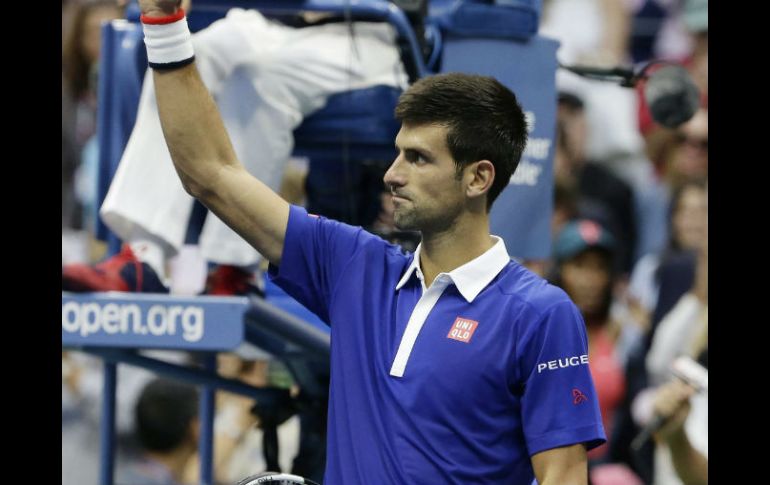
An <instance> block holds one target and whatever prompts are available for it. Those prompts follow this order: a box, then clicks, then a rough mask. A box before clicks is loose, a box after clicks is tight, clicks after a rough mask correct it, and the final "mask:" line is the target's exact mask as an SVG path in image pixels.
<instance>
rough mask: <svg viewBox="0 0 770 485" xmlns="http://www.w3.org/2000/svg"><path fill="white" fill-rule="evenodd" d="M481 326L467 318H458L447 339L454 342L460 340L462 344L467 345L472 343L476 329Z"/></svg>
mask: <svg viewBox="0 0 770 485" xmlns="http://www.w3.org/2000/svg"><path fill="white" fill-rule="evenodd" d="M478 325H479V322H477V321H476V320H469V319H467V318H463V317H457V318H456V319H455V322H454V323H453V324H452V328H451V329H450V330H449V333H448V334H447V336H446V337H447V338H451V339H453V340H458V341H460V342H465V343H466V344H467V343H468V342H470V341H471V337H473V332H475V331H476V327H477V326H478Z"/></svg>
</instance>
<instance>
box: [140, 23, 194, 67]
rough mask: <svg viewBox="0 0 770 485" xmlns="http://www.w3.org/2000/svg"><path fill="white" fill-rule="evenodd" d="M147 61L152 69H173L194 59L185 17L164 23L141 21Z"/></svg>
mask: <svg viewBox="0 0 770 485" xmlns="http://www.w3.org/2000/svg"><path fill="white" fill-rule="evenodd" d="M142 25H143V26H144V44H145V45H146V46H147V61H148V64H149V66H150V67H151V68H153V69H175V68H177V67H182V66H185V65H187V64H189V63H191V62H192V61H193V60H195V53H194V52H193V45H192V37H191V36H190V29H189V28H188V26H187V18H186V17H182V18H181V19H179V20H177V21H175V22H172V23H164V24H150V23H146V22H142Z"/></svg>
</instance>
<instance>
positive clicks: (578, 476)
mask: <svg viewBox="0 0 770 485" xmlns="http://www.w3.org/2000/svg"><path fill="white" fill-rule="evenodd" d="M532 468H533V469H534V471H535V477H537V483H539V484H540V485H587V484H588V459H587V457H586V448H585V446H583V445H582V444H576V445H571V446H566V447H563V448H554V449H551V450H547V451H543V452H540V453H538V454H536V455H534V456H533V457H532Z"/></svg>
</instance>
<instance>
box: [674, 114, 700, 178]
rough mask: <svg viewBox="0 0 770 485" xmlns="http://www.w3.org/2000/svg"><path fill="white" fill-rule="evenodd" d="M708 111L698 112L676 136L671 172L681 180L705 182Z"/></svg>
mask: <svg viewBox="0 0 770 485" xmlns="http://www.w3.org/2000/svg"><path fill="white" fill-rule="evenodd" d="M708 123H709V122H708V111H706V110H704V109H700V110H698V112H697V113H695V116H693V118H692V119H691V120H690V121H688V122H687V123H685V124H684V125H682V126H681V127H680V128H679V129H678V130H677V134H676V149H675V151H674V158H673V161H672V163H673V165H672V170H673V171H674V172H675V173H676V174H677V175H678V176H679V178H681V179H683V180H705V179H706V177H707V176H708V166H709V151H708V138H709V124H708Z"/></svg>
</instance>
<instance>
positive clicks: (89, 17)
mask: <svg viewBox="0 0 770 485" xmlns="http://www.w3.org/2000/svg"><path fill="white" fill-rule="evenodd" d="M121 15H122V12H121V9H120V7H119V6H118V5H117V4H115V5H112V4H104V5H97V6H94V7H92V8H90V9H89V10H88V13H87V14H86V18H85V20H84V21H83V31H82V36H81V38H80V48H81V49H82V51H83V54H84V56H85V58H86V60H87V62H88V64H89V65H90V64H93V63H95V62H97V61H98V60H99V47H100V46H101V39H102V24H103V23H104V22H107V21H109V20H113V19H117V18H120V17H121Z"/></svg>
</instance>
